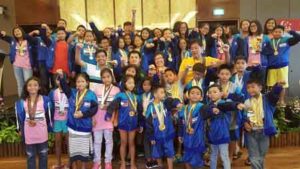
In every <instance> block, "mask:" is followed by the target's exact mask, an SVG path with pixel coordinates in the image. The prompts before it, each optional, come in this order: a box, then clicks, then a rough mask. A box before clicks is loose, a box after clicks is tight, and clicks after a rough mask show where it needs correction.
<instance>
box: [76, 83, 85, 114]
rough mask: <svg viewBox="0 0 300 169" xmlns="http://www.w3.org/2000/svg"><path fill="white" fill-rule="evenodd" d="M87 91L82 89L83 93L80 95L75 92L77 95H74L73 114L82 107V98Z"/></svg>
mask: <svg viewBox="0 0 300 169" xmlns="http://www.w3.org/2000/svg"><path fill="white" fill-rule="evenodd" d="M87 91H88V90H87V89H84V90H83V91H82V93H79V91H77V93H76V101H75V108H76V109H75V114H76V113H77V111H79V109H80V107H81V105H82V103H83V98H84V96H85V95H86V93H87Z"/></svg>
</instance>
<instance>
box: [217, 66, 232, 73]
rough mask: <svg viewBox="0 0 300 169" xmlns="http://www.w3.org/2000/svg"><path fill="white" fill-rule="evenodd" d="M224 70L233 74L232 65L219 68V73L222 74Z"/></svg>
mask: <svg viewBox="0 0 300 169" xmlns="http://www.w3.org/2000/svg"><path fill="white" fill-rule="evenodd" d="M224 69H226V70H229V72H230V73H232V69H233V66H232V65H231V64H222V65H220V67H219V68H218V73H220V72H221V70H224Z"/></svg>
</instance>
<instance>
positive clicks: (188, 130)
mask: <svg viewBox="0 0 300 169" xmlns="http://www.w3.org/2000/svg"><path fill="white" fill-rule="evenodd" d="M186 133H188V134H190V135H192V134H194V129H193V128H187V129H186Z"/></svg>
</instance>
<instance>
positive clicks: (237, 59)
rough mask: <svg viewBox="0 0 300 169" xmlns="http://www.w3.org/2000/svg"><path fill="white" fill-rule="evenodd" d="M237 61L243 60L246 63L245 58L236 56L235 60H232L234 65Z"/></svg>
mask: <svg viewBox="0 0 300 169" xmlns="http://www.w3.org/2000/svg"><path fill="white" fill-rule="evenodd" d="M239 60H244V61H245V62H246V63H247V58H246V57H245V56H241V55H240V56H237V57H236V58H235V59H234V63H236V62H237V61H239Z"/></svg>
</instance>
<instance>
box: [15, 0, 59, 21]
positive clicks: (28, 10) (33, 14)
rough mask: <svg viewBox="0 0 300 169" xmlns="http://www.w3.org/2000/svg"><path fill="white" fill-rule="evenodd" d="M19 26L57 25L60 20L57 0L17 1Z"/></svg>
mask: <svg viewBox="0 0 300 169" xmlns="http://www.w3.org/2000/svg"><path fill="white" fill-rule="evenodd" d="M15 9H16V23H17V24H18V25H38V24H41V23H42V22H43V23H47V24H56V22H57V20H58V19H59V5H58V1H57V0H15Z"/></svg>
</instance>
